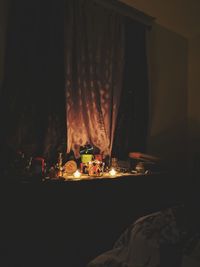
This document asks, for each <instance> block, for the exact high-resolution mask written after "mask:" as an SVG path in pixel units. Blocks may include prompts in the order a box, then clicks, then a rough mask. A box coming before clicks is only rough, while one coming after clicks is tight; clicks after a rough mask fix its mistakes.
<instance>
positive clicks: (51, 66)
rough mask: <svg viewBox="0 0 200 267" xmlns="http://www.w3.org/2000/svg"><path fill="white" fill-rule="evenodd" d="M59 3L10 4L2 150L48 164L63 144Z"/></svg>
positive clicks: (17, 0)
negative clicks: (18, 151) (15, 151)
mask: <svg viewBox="0 0 200 267" xmlns="http://www.w3.org/2000/svg"><path fill="white" fill-rule="evenodd" d="M63 10H64V1H58V3H57V2H55V1H53V0H49V1H40V0H35V1H31V2H30V1H26V0H12V1H11V5H10V10H9V25H8V33H7V47H6V60H5V61H6V67H5V80H4V84H3V88H2V92H1V105H0V108H1V115H0V116H1V146H2V147H3V146H4V147H5V150H7V151H8V147H9V148H11V149H13V150H17V149H21V150H24V152H27V153H28V154H30V155H41V156H45V157H46V158H47V159H49V158H50V157H51V155H52V154H55V153H56V151H57V149H58V148H59V146H61V144H62V141H63V140H64V137H63V136H65V132H66V127H65V93H64V14H63Z"/></svg>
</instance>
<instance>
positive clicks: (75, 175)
mask: <svg viewBox="0 0 200 267" xmlns="http://www.w3.org/2000/svg"><path fill="white" fill-rule="evenodd" d="M73 175H74V177H75V178H80V177H81V173H80V172H79V170H76V171H75V172H74V174H73Z"/></svg>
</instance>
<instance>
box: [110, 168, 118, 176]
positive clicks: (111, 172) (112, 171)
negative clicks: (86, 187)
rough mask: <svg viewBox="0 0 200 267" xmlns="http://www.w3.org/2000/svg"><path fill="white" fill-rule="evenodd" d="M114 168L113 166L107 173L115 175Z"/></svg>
mask: <svg viewBox="0 0 200 267" xmlns="http://www.w3.org/2000/svg"><path fill="white" fill-rule="evenodd" d="M116 173H117V172H116V170H115V169H114V168H112V169H111V170H110V171H109V174H110V176H115V175H116Z"/></svg>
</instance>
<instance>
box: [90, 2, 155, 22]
mask: <svg viewBox="0 0 200 267" xmlns="http://www.w3.org/2000/svg"><path fill="white" fill-rule="evenodd" d="M93 1H94V2H96V3H97V4H99V5H101V6H104V7H106V8H109V9H112V10H114V11H116V12H118V13H119V14H121V15H124V16H126V17H130V18H132V19H134V20H136V21H138V22H141V23H142V24H144V25H146V26H147V27H151V26H152V24H153V22H154V20H155V18H154V17H151V16H149V15H146V14H145V13H143V12H142V11H139V10H137V9H135V8H134V7H132V6H129V5H127V4H125V3H122V2H120V1H119V0H93Z"/></svg>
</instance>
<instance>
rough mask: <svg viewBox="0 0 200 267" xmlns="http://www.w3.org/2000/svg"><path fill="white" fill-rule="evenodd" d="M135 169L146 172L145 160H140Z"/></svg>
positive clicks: (138, 171)
mask: <svg viewBox="0 0 200 267" xmlns="http://www.w3.org/2000/svg"><path fill="white" fill-rule="evenodd" d="M135 169H136V171H137V173H141V174H142V173H145V168H144V163H143V162H138V163H137V165H136V166H135Z"/></svg>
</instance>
